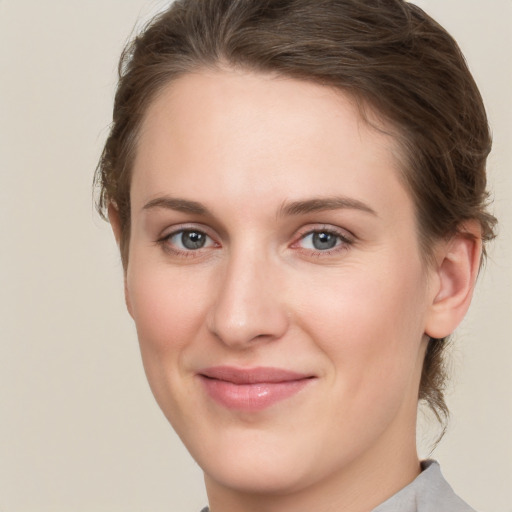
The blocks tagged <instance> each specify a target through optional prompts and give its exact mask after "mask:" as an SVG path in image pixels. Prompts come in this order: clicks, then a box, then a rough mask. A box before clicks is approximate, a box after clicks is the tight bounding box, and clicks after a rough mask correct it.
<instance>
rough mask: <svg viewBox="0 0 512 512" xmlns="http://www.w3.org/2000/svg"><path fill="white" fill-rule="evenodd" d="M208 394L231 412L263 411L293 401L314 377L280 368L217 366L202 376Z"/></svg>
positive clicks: (204, 372)
mask: <svg viewBox="0 0 512 512" xmlns="http://www.w3.org/2000/svg"><path fill="white" fill-rule="evenodd" d="M198 376H199V378H200V379H201V382H202V384H203V386H204V388H205V389H206V392H207V393H208V395H209V396H210V397H211V398H213V400H215V401H216V402H217V403H219V404H220V405H222V406H224V407H226V408H228V409H237V410H242V411H260V410H263V409H266V408H267V407H270V406H271V405H273V404H275V403H277V402H280V401H282V400H285V399H287V398H290V397H291V396H293V395H295V394H296V393H298V392H299V391H301V390H302V389H303V388H304V387H305V386H307V385H308V384H309V383H311V382H312V381H313V380H315V377H314V376H311V375H304V374H299V373H296V372H291V371H289V370H282V369H279V368H266V367H265V368H263V367H262V368H246V369H239V368H234V367H229V366H216V367H212V368H207V369H205V370H202V371H201V372H200V373H199V374H198Z"/></svg>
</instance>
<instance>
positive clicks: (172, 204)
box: [143, 196, 378, 217]
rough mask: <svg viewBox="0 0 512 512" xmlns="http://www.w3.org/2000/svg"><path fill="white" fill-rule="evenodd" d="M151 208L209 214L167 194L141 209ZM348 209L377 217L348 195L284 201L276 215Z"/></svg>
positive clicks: (200, 207) (191, 203)
mask: <svg viewBox="0 0 512 512" xmlns="http://www.w3.org/2000/svg"><path fill="white" fill-rule="evenodd" d="M153 208H164V209H167V210H175V211H179V212H183V213H193V214H195V215H202V216H209V215H211V213H210V211H209V210H208V208H206V207H205V206H204V205H202V204H201V203H199V202H197V201H190V200H188V199H180V198H175V197H169V196H162V197H157V198H155V199H152V200H151V201H149V202H147V203H146V204H145V205H144V206H143V210H151V209H153ZM340 209H350V210H359V211H362V212H365V213H369V214H371V215H375V216H376V217H378V215H377V213H376V212H375V210H373V208H371V207H370V206H368V205H367V204H365V203H363V202H362V201H359V200H358V199H352V198H349V197H340V196H337V197H325V198H324V197H318V198H312V199H306V200H303V201H293V202H285V203H284V204H283V205H282V206H281V208H280V209H279V212H278V217H286V216H298V215H306V214H308V213H314V212H321V211H327V210H340Z"/></svg>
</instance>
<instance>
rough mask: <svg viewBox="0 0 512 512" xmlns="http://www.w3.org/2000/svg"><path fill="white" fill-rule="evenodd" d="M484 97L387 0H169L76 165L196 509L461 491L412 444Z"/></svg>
mask: <svg viewBox="0 0 512 512" xmlns="http://www.w3.org/2000/svg"><path fill="white" fill-rule="evenodd" d="M490 145H491V142H490V135H489V130H488V126H487V120H486V115H485V110H484V107H483V105H482V101H481V98H480V95H479V92H478V89H477V88H476V85H475V83H474V81H473V79H472V77H471V75H470V73H469V71H468V69H467V67H466V65H465V63H464V59H463V57H462V55H461V53H460V51H459V49H458V47H457V45H456V43H455V42H454V41H453V39H452V38H451V37H450V36H449V35H448V34H447V33H446V32H445V31H444V29H442V28H441V27H440V26H439V25H438V24H436V23H435V22H434V21H433V20H432V19H431V18H429V17H428V16H427V15H426V14H425V13H424V12H423V11H421V10H420V9H419V8H417V7H415V6H414V5H412V4H409V3H406V2H403V1H401V0H390V1H382V0H368V1H365V2H360V1H358V0H337V1H333V0H330V1H328V0H325V1H324V0H321V1H319V0H273V1H272V0H269V1H264V2H262V1H261V0H238V1H237V0H183V1H177V2H175V3H174V4H172V5H171V7H170V8H169V9H168V10H167V11H166V12H164V13H163V14H161V15H160V16H159V17H157V18H156V19H155V20H153V21H152V22H151V23H150V24H149V25H148V27H147V28H146V29H145V30H144V32H143V33H142V34H140V35H139V36H138V37H137V38H136V39H135V40H134V41H133V43H132V44H131V45H130V46H129V47H128V48H127V49H126V51H125V52H124V54H123V56H122V59H121V64H120V81H119V85H118V91H117V95H116V100H115V106H114V119H113V125H112V129H111V133H110V135H109V138H108V140H107V142H106V145H105V149H104V153H103V156H102V159H101V162H100V165H99V168H98V175H97V180H98V183H99V185H100V187H101V188H100V201H99V207H100V211H102V212H104V213H107V214H108V217H109V219H110V222H111V224H112V227H113V230H114V233H115V236H116V239H117V241H118V243H119V246H120V250H121V257H122V261H123V265H124V270H125V292H126V302H127V307H128V310H129V312H130V314H131V315H132V317H133V319H134V321H135V324H136V327H137V332H138V336H139V341H140V347H141V353H142V359H143V363H144V367H145V371H146V374H147V377H148V380H149V383H150V386H151V388H152V391H153V393H154V395H155V398H156V400H157V402H158V403H159V405H160V407H161V408H162V410H163V412H164V414H165V415H166V416H167V418H168V419H169V421H170V422H171V424H172V425H173V427H174V429H175V430H176V431H177V433H178V434H179V435H180V437H181V439H182V440H183V442H184V444H185V445H186V446H187V448H188V450H189V451H190V453H191V454H192V456H193V457H194V458H195V460H196V461H197V462H198V464H199V465H200V466H201V468H202V469H203V471H204V475H205V483H206V488H207V492H208V498H209V503H210V505H209V506H210V510H211V512H230V511H235V510H237V511H239V510H244V511H263V510H264V511H274V510H275V511H280V512H281V511H288V510H293V511H295V512H297V511H302V510H318V511H331V510H337V511H339V510H343V511H350V512H358V511H361V512H362V511H370V510H376V511H379V512H388V511H400V512H401V511H410V510H419V511H427V510H436V511H450V512H454V511H468V510H472V509H471V508H470V507H469V506H468V505H466V504H465V503H464V502H463V501H462V500H460V499H459V498H458V497H457V496H456V495H455V494H454V493H453V491H452V490H451V488H450V487H449V486H448V484H447V483H446V482H445V481H444V480H443V477H442V476H441V474H440V471H439V468H438V466H437V464H436V463H434V462H431V461H427V462H423V463H420V461H419V460H418V456H417V452H416V447H415V430H416V412H417V405H418V400H424V401H426V403H427V404H428V405H429V406H430V407H431V408H432V410H433V411H434V413H435V414H436V416H437V417H438V418H439V420H440V421H441V422H443V421H444V420H445V418H446V415H447V408H446V405H445V402H444V397H443V386H444V379H445V376H444V372H443V349H444V347H445V345H446V338H447V337H448V336H449V335H450V334H451V333H452V332H453V330H454V329H455V328H456V327H457V325H458V324H459V323H460V321H461V320H462V318H463V317H464V315H465V313H466V311H467V309H468V307H469V303H470V300H471V295H472V291H473V288H474V284H475V281H476V277H477V274H478V270H479V267H480V264H481V256H482V254H485V250H484V245H485V243H486V242H487V241H488V240H490V239H491V238H492V237H493V226H494V218H493V217H492V216H491V215H490V214H489V213H488V212H487V211H486V199H487V193H486V178H485V161H486V157H487V155H488V153H489V151H490Z"/></svg>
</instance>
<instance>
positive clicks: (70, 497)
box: [0, 0, 512, 512]
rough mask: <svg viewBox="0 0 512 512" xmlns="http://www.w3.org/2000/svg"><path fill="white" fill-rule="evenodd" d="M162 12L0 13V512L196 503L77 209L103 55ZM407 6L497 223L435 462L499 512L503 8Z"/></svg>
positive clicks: (37, 2)
mask: <svg viewBox="0 0 512 512" xmlns="http://www.w3.org/2000/svg"><path fill="white" fill-rule="evenodd" d="M164 3H165V2H155V1H150V0H89V1H85V2H84V1H83V0H80V1H79V0H44V1H41V0H0V241H1V242H0V243H1V249H0V311H1V322H0V512H18V511H23V512H25V511H38V512H43V511H52V512H60V511H62V512H64V511H66V512H67V511H74V512H79V511H110V512H115V511H123V512H132V511H134V512H135V511H164V510H165V511H184V512H185V511H192V512H193V511H198V510H199V509H200V507H201V506H202V505H204V504H205V503H206V499H205V495H204V492H203V490H202V479H201V473H200V471H199V469H198V468H197V467H196V466H195V464H194V463H193V462H192V461H191V460H190V458H189V456H188V455H187V453H186V452H185V450H184V449H183V448H182V447H181V445H180V443H179V441H178V440H177V439H176V437H175V435H174V434H173V433H172V431H171V429H170V427H168V425H167V423H166V421H165V420H164V418H163V416H162V415H161V413H160V411H159V410H158V409H157V407H156V405H155V403H154V401H153V398H152V396H151V395H150V392H149V389H148V386H147V384H146V382H145V378H144V375H143V371H142V367H141V364H140V361H139V354H138V347H137V342H136V337H135V333H134V329H133V326H132V324H131V321H130V319H129V317H128V315H127V314H126V313H125V310H124V304H123V297H122V282H121V281H122V279H121V277H122V272H121V266H120V263H119V258H118V255H117V251H116V247H115V244H114V242H113V240H112V237H111V234H110V231H109V226H108V225H107V224H105V223H104V222H102V221H101V220H100V219H98V217H97V216H96V215H95V214H94V212H93V209H92V201H91V179H92V175H93V171H94V168H95V165H96V161H97V158H98V156H99V153H100V150H101V146H102V143H103V141H104V138H105V136H106V132H107V126H108V123H109V116H110V112H111V104H112V96H113V90H114V84H115V68H116V61H117V58H118V55H119V53H120V51H121V48H122V46H123V43H124V42H125V40H126V38H127V37H128V35H129V33H130V32H131V30H132V28H133V26H134V23H135V21H136V20H137V19H144V18H147V17H148V16H149V15H150V14H151V13H152V12H155V11H156V10H157V9H158V8H159V7H160V6H161V5H162V4H164ZM418 3H420V5H421V6H422V7H424V8H425V9H426V10H427V11H428V12H430V13H431V14H433V15H434V17H436V18H437V19H439V21H441V23H443V24H444V25H445V26H446V27H447V28H448V29H449V30H450V31H451V32H452V33H453V34H454V35H455V37H456V38H457V39H458V40H459V42H460V44H461V46H462V48H463V50H464V52H465V53H466V56H467V58H468V61H469V62H470V65H471V68H472V70H473V71H474V74H475V77H476V79H477V81H478V83H479V84H480V86H481V90H482V93H483V95H484V98H485V100H486V103H487V106H488V111H489V116H490V120H491V124H492V127H493V130H494V134H495V150H494V152H493V154H492V157H491V159H490V164H489V168H490V180H491V185H492V188H493V190H494V191H495V198H496V202H495V212H496V214H497V215H498V216H499V217H500V219H501V235H500V238H499V240H498V241H497V242H496V243H495V245H494V248H493V249H492V251H491V260H490V262H489V265H488V267H487V269H486V271H485V273H484V274H483V276H482V279H481V282H480V285H479V289H478V293H477V296H476V299H475V303H474V305H473V308H472V310H471V313H470V315H469V317H468V319H467V320H466V321H465V323H464V325H463V326H462V328H461V329H460V330H459V332H458V336H457V344H456V349H455V352H454V356H453V369H454V379H453V381H454V391H452V393H451V395H450V400H449V402H450V405H451V409H452V412H453V419H452V422H451V426H450V430H449V432H448V434H447V435H446V437H445V439H444V440H443V442H442V444H441V445H440V446H439V447H438V448H437V449H436V451H435V452H434V457H436V458H438V459H440V460H441V462H442V464H443V470H444V473H445V474H446V475H447V477H448V479H449V480H450V482H451V483H452V485H453V486H454V487H455V489H456V490H457V491H458V492H459V493H460V494H461V495H462V496H464V497H465V498H466V499H467V500H468V501H469V502H471V503H472V504H473V505H474V506H475V507H476V508H477V509H479V510H482V511H486V512H498V511H500V512H511V511H512V393H511V391H512V371H511V370H512V364H511V362H512V335H511V332H512V325H511V324H512V320H511V319H512V292H511V290H512V263H511V262H512V208H511V202H512V100H511V97H512V64H511V62H512V1H511V0H489V1H486V2H484V1H483V0H424V1H422V2H418ZM423 431H424V430H423ZM424 432H425V431H424ZM429 435H431V434H422V435H421V437H422V439H423V438H425V439H427V440H428V438H429ZM422 444H425V442H423V443H422ZM422 451H423V455H425V453H426V452H425V449H422Z"/></svg>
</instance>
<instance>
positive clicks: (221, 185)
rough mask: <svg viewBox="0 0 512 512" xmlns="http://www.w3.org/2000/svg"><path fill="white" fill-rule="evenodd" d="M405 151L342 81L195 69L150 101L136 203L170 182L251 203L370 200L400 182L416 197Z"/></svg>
mask: <svg viewBox="0 0 512 512" xmlns="http://www.w3.org/2000/svg"><path fill="white" fill-rule="evenodd" d="M396 155H397V150H396V146H395V142H394V140H393V139H392V138H391V137H390V136H389V135H386V134H384V133H383V132H381V131H378V130H376V129H374V128H372V127H371V126H370V125H369V124H368V123H367V122H366V121H363V119H362V117H361V115H360V112H359V110H358V108H357V106H356V104H355V102H354V101H353V100H352V98H351V97H349V96H348V95H347V94H343V93H342V92H340V91H339V90H334V89H333V88H331V87H327V86H322V85H319V84H314V83H311V82H306V81H301V80H296V79H290V78H283V77H276V76H271V75H264V74H259V73H250V72H246V71H233V70H230V71H208V72H206V71H204V72H197V73H189V74H187V75H184V76H183V77H181V78H179V79H177V80H176V81H174V82H172V83H170V84H169V85H168V86H167V87H165V88H164V89H162V91H161V93H160V94H159V95H158V96H157V97H156V98H155V99H154V101H153V102H152V103H151V105H150V106H149V108H148V110H147V113H146V116H145V119H144V122H143V124H142V128H141V131H140V136H139V141H138V147H137V152H136V158H135V163H134V175H133V180H132V204H133V206H134V208H136V207H137V203H139V204H138V206H139V207H140V206H141V204H142V203H141V202H143V201H148V200H151V199H153V198H154V197H155V196H158V195H161V194H165V193H169V192H170V191H172V193H173V194H175V193H179V194H180V196H182V195H183V194H188V195H191V196H194V197H195V198H197V197H200V198H201V199H202V200H205V201H209V200H215V198H216V197H217V196H218V195H219V194H222V195H223V196H224V197H231V198H233V200H235V199H237V198H238V199H239V200H240V205H241V206H242V205H246V204H247V201H248V200H249V199H251V200H252V201H254V200H255V199H256V198H258V200H260V201H261V206H263V205H264V203H270V202H271V200H273V199H276V200H277V199H278V198H277V195H278V194H276V192H280V193H281V195H282V196H286V199H289V200H295V199H297V200H299V199H303V197H304V196H306V195H313V196H325V195H326V194H329V191H333V192H336V193H343V195H351V196H353V198H354V199H361V200H362V199H364V198H363V197H357V196H362V195H363V196H364V195H366V196H375V197H377V196H379V195H380V196H383V191H382V186H383V184H386V185H389V184H390V183H391V184H392V185H393V187H394V189H396V190H394V192H400V194H399V195H400V196H401V197H400V200H401V201H402V202H403V201H404V200H405V201H406V202H407V201H408V198H407V197H406V196H404V189H403V188H402V186H401V183H400V179H399V174H400V173H399V165H398V159H397V158H396ZM388 192H389V191H388ZM383 197H384V196H383ZM281 199H283V198H281ZM366 199H368V197H367V198H366ZM396 199H397V194H395V195H394V200H396ZM405 206H407V205H405Z"/></svg>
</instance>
